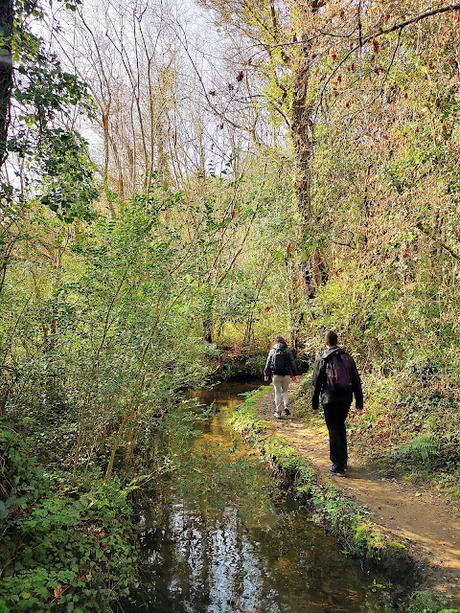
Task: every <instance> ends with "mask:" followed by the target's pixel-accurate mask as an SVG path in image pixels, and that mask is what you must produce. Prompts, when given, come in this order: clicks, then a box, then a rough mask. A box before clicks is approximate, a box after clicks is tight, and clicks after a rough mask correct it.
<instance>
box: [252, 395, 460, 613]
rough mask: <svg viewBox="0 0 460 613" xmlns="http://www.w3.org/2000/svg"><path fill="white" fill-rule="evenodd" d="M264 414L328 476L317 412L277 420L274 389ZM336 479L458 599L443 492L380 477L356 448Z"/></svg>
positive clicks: (458, 549) (449, 512)
mask: <svg viewBox="0 0 460 613" xmlns="http://www.w3.org/2000/svg"><path fill="white" fill-rule="evenodd" d="M291 385H292V384H291ZM294 385H295V384H294ZM294 385H292V388H293V389H294ZM260 413H261V416H263V417H264V418H265V419H266V420H268V421H269V423H270V425H271V428H272V431H273V432H276V433H277V434H280V435H281V436H283V437H284V438H285V439H286V440H287V441H288V442H289V443H290V444H291V445H292V446H293V447H296V448H297V449H298V450H299V451H300V452H301V453H302V455H303V456H304V457H305V458H306V459H307V460H308V461H309V462H311V463H312V464H313V465H314V466H315V467H316V469H317V470H318V471H319V473H320V474H321V475H324V476H327V475H328V469H329V466H330V461H329V446H328V436H327V430H326V427H325V426H324V425H323V424H322V422H320V421H319V420H318V419H317V418H315V417H314V416H313V417H312V418H308V417H307V418H302V419H299V418H296V417H295V415H294V416H291V417H289V418H283V419H281V420H277V419H274V417H273V395H272V393H271V392H270V393H267V394H266V395H264V396H263V397H262V398H261V401H260ZM334 483H335V485H336V486H337V487H338V488H340V489H341V490H342V491H343V492H344V493H345V494H346V495H347V496H350V497H352V498H353V499H354V500H356V501H357V502H358V503H359V504H361V505H362V506H364V507H366V508H367V509H368V510H369V512H370V514H371V519H372V520H373V521H374V522H375V523H376V524H377V525H380V526H382V527H383V528H384V529H385V530H386V531H390V532H391V533H393V534H394V535H395V536H398V537H401V538H404V539H407V540H408V541H410V544H409V546H410V547H411V550H412V551H413V554H414V555H415V556H416V558H417V559H419V560H421V562H422V565H423V566H424V568H426V573H427V579H428V583H429V584H431V585H432V587H433V588H434V589H436V590H439V591H440V592H444V593H446V594H448V595H449V596H450V597H451V598H453V599H454V601H455V602H456V601H457V600H458V602H459V604H460V513H459V511H458V509H453V508H452V507H451V506H450V505H449V504H448V502H447V501H446V500H444V498H442V496H441V495H440V494H437V493H434V492H432V491H429V490H426V489H423V488H418V487H415V486H414V485H412V484H410V483H407V482H404V481H400V480H397V479H393V478H392V479H388V478H385V477H382V476H381V475H380V474H379V472H378V471H377V470H376V469H374V468H373V467H372V466H371V465H369V464H366V462H365V461H364V460H363V459H362V458H360V457H358V456H357V455H356V454H355V453H353V450H351V452H350V457H349V469H348V473H347V477H346V478H340V477H336V478H334Z"/></svg>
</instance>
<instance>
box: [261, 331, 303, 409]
mask: <svg viewBox="0 0 460 613" xmlns="http://www.w3.org/2000/svg"><path fill="white" fill-rule="evenodd" d="M295 376H296V365H295V361H294V356H293V355H292V351H291V350H290V349H289V348H288V346H287V343H286V341H285V340H284V338H283V337H282V336H277V337H276V338H275V345H274V346H273V348H272V349H271V350H270V352H269V354H268V357H267V363H266V364H265V369H264V379H265V381H269V380H270V377H271V379H272V382H273V387H274V388H275V412H274V413H273V415H274V417H275V418H276V419H280V418H281V411H282V409H283V408H284V414H285V415H286V416H287V415H290V414H291V412H290V410H289V397H288V387H289V380H290V378H291V377H292V378H293V379H295Z"/></svg>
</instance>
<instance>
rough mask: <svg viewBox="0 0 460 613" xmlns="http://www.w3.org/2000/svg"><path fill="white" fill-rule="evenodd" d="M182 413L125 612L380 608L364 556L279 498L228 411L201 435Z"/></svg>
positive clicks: (316, 612)
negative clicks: (355, 557)
mask: <svg viewBox="0 0 460 613" xmlns="http://www.w3.org/2000/svg"><path fill="white" fill-rule="evenodd" d="M179 417H181V416H179ZM185 417H186V419H185V420H184V419H183V418H181V420H180V421H178V422H174V423H173V424H172V427H171V428H170V430H169V434H168V437H167V438H166V439H164V441H163V442H164V444H165V445H167V447H168V451H169V454H170V457H172V458H174V469H173V470H172V471H171V473H170V475H169V477H167V478H166V479H165V480H164V481H163V480H162V481H161V482H159V483H158V484H157V485H156V487H155V503H154V504H151V505H148V506H147V508H145V512H146V518H145V524H146V530H145V532H144V536H143V543H142V545H143V546H142V552H143V555H144V556H145V558H144V576H143V580H142V587H141V591H140V594H139V595H138V599H137V601H136V604H135V607H134V608H130V607H129V606H124V607H123V610H124V611H125V613H129V611H133V612H134V611H142V610H144V611H148V612H152V613H153V612H155V613H284V612H286V613H299V612H302V613H341V612H347V611H348V612H351V611H353V613H364V612H366V613H367V612H369V613H377V612H378V613H381V611H382V608H381V606H379V605H380V603H378V602H377V604H376V603H375V602H374V601H376V600H377V599H376V598H375V597H374V595H373V593H372V592H371V590H370V589H369V587H368V583H369V581H368V579H366V577H365V576H364V575H363V574H362V573H361V572H360V569H359V567H358V566H357V564H355V563H354V562H352V561H350V560H346V559H345V558H344V557H343V556H341V555H340V554H339V551H338V547H337V546H336V544H335V543H334V542H333V541H331V540H330V539H328V538H327V537H326V536H325V535H324V534H323V532H322V531H321V530H320V529H318V528H316V527H315V526H314V525H313V524H312V523H311V522H310V521H309V520H308V516H307V515H306V513H305V512H304V511H302V510H301V509H299V507H298V506H297V504H295V503H294V504H292V502H293V501H287V500H283V501H279V502H278V503H276V504H275V502H274V500H273V497H272V496H271V494H272V493H273V488H272V481H271V478H270V475H269V474H268V471H267V469H266V465H265V464H263V463H261V462H260V459H259V457H258V456H254V455H253V454H252V452H251V450H249V449H248V448H247V446H246V445H245V444H244V442H243V441H242V439H241V438H239V437H236V438H235V437H234V434H233V433H232V432H230V431H229V426H228V425H227V422H226V418H225V413H224V412H221V413H219V414H217V415H215V416H214V417H213V418H212V419H211V421H210V422H207V421H206V422H200V423H199V430H200V431H201V434H200V435H199V436H195V437H192V436H190V435H189V434H188V432H189V431H190V428H191V427H193V428H196V427H197V423H196V422H195V423H193V420H192V421H190V419H189V418H187V416H186V415H185ZM150 500H151V499H150ZM151 501H152V500H151ZM152 502H153V501H152Z"/></svg>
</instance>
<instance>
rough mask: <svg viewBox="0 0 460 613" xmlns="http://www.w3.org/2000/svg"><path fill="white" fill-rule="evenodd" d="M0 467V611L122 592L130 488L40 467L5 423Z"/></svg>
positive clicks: (97, 604) (89, 601)
mask: <svg viewBox="0 0 460 613" xmlns="http://www.w3.org/2000/svg"><path fill="white" fill-rule="evenodd" d="M0 471H1V474H0V477H1V479H0V482H1V483H2V484H4V485H2V498H3V500H2V503H1V505H0V512H1V513H2V515H3V520H4V522H5V532H4V534H3V545H2V549H1V552H0V566H1V579H0V611H2V610H5V611H8V610H13V609H14V610H16V611H49V610H52V609H53V610H55V609H56V608H58V609H62V610H65V611H103V610H107V609H108V608H109V606H110V602H112V601H113V600H115V599H117V598H118V597H119V596H120V595H126V594H128V592H129V588H130V586H131V585H133V584H134V583H135V579H136V572H135V561H136V560H135V553H134V549H133V547H132V545H131V544H130V542H129V539H130V537H131V538H132V535H133V531H134V528H133V524H132V523H131V507H130V504H129V502H128V499H127V498H128V495H129V493H130V488H122V487H121V484H120V482H119V481H118V480H115V479H114V480H111V481H109V482H108V483H104V482H102V481H100V480H98V479H95V480H93V481H92V483H91V485H89V486H88V485H87V483H84V482H72V480H71V479H70V478H69V476H68V475H67V474H64V473H53V474H50V475H45V474H44V473H43V471H42V470H41V469H40V468H39V467H38V466H37V463H36V461H35V460H34V459H33V458H30V457H29V456H28V455H27V453H26V451H25V449H24V446H23V444H22V443H21V442H20V441H19V439H18V437H17V436H16V435H15V434H14V433H12V432H11V431H8V430H5V429H3V430H1V431H0ZM87 481H89V478H88V480H87Z"/></svg>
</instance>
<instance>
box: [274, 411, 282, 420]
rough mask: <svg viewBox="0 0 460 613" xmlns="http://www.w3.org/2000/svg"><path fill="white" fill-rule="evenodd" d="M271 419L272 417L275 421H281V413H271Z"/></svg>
mask: <svg viewBox="0 0 460 613" xmlns="http://www.w3.org/2000/svg"><path fill="white" fill-rule="evenodd" d="M273 417H274V418H275V419H281V413H278V412H277V411H275V412H274V413H273Z"/></svg>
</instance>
